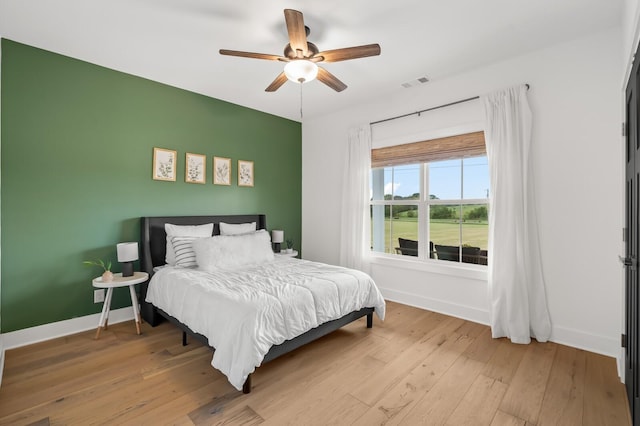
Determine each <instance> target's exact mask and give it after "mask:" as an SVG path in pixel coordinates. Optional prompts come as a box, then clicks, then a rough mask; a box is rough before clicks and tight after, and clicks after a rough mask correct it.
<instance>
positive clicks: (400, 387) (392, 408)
mask: <svg viewBox="0 0 640 426" xmlns="http://www.w3.org/2000/svg"><path fill="white" fill-rule="evenodd" d="M472 342H473V339H472V338H470V337H469V336H468V335H458V334H457V333H456V334H453V335H451V336H450V337H448V338H447V339H446V341H444V342H443V343H442V344H441V345H440V346H439V347H438V348H437V349H436V350H434V351H433V352H431V353H430V354H429V355H427V356H426V358H425V359H424V360H423V361H421V362H420V363H419V364H418V366H417V367H415V368H414V369H413V370H412V371H411V372H410V373H409V374H407V375H406V376H405V377H403V378H402V379H401V380H400V381H399V383H398V384H397V385H396V386H395V387H393V388H392V389H390V390H389V391H388V392H386V393H385V395H384V396H383V397H382V398H381V399H380V400H379V401H378V402H377V403H376V404H375V405H374V406H372V407H371V408H370V409H369V410H367V412H366V413H365V414H364V415H363V416H362V417H361V418H359V419H358V421H357V422H356V424H358V425H363V426H364V425H370V424H386V423H388V422H392V421H395V420H396V419H397V418H403V417H404V416H405V415H406V414H407V413H408V412H409V411H410V410H411V409H412V408H413V406H414V405H415V404H417V403H418V401H419V400H420V399H421V398H422V397H423V396H424V395H425V394H426V393H427V392H429V391H430V390H431V388H433V386H435V384H436V383H437V382H438V380H440V378H441V377H442V376H443V375H444V374H445V373H446V372H447V371H448V370H449V368H450V367H451V366H452V365H453V364H454V363H455V362H456V360H457V359H458V358H459V357H460V355H461V354H462V353H463V352H464V351H465V350H466V349H467V348H468V347H469V346H470V345H471V343H472Z"/></svg>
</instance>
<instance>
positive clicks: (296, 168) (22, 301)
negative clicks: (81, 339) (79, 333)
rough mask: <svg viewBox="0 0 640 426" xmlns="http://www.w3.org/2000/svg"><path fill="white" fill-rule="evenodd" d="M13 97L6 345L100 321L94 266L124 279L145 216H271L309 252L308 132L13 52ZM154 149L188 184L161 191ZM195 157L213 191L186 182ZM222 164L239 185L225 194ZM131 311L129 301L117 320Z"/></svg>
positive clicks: (5, 223)
mask: <svg viewBox="0 0 640 426" xmlns="http://www.w3.org/2000/svg"><path fill="white" fill-rule="evenodd" d="M1 84H2V92H1V93H2V105H1V107H2V110H1V111H2V117H1V119H2V123H1V124H2V133H1V137H2V139H1V149H2V160H1V173H2V180H1V182H2V184H1V185H2V187H1V197H2V200H1V221H2V236H1V244H2V247H1V249H2V268H1V270H2V281H1V285H2V289H1V291H2V300H1V305H0V307H1V311H0V312H1V324H2V329H1V330H0V331H1V332H10V331H14V330H20V329H23V328H27V327H33V326H38V325H42V324H47V323H51V322H55V321H61V320H66V319H70V318H74V317H80V316H85V315H89V314H94V313H98V312H100V309H101V307H102V304H101V303H99V304H94V303H93V290H94V289H93V287H92V286H91V279H92V278H94V277H96V276H98V275H100V274H101V271H100V270H99V269H98V268H95V267H94V268H91V267H87V266H84V265H83V264H82V261H83V260H88V259H97V258H101V259H105V260H106V259H110V260H112V261H113V262H114V267H113V270H114V272H119V271H120V269H119V268H120V266H119V264H118V263H117V260H116V250H115V247H116V244H117V243H118V242H122V241H138V240H139V218H140V217H141V216H165V215H207V214H254V213H264V214H266V215H267V226H268V228H269V229H273V228H278V229H284V230H285V237H287V238H289V237H291V238H293V239H294V241H295V245H296V247H300V241H301V205H302V204H301V191H302V174H301V166H302V147H301V140H302V136H301V126H300V123H298V122H294V121H291V120H287V119H283V118H279V117H276V116H273V115H269V114H266V113H262V112H259V111H255V110H252V109H249V108H245V107H241V106H238V105H234V104H231V103H227V102H223V101H220V100H217V99H213V98H209V97H206V96H202V95H199V94H195V93H192V92H188V91H185V90H181V89H177V88H174V87H170V86H167V85H164V84H160V83H157V82H153V81H149V80H146V79H143V78H139V77H135V76H132V75H129V74H124V73H121V72H117V71H114V70H111V69H107V68H104V67H100V66H97V65H93V64H90V63H87V62H83V61H80V60H76V59H72V58H69V57H66V56H62V55H58V54H55V53H51V52H48V51H44V50H41V49H37V48H33V47H30V46H27V45H24V44H20V43H17V42H14V41H11V40H7V39H3V40H2V80H1ZM154 147H160V148H166V149H172V150H176V151H177V152H178V162H177V179H176V182H164V181H156V180H153V179H152V177H151V176H152V154H153V148H154ZM187 152H190V153H195V154H204V155H206V156H207V170H206V175H207V176H206V178H207V181H206V184H192V183H186V182H185V153H187ZM213 156H219V157H228V158H231V159H232V185H231V186H219V185H213V183H212V172H211V170H212V162H213ZM238 160H249V161H253V162H254V175H255V186H254V187H239V186H238V185H237V165H238ZM137 268H139V265H138V263H137V262H136V269H137ZM130 305H131V302H130V300H129V295H128V291H127V289H117V291H116V292H114V300H113V303H112V308H113V309H116V308H120V307H124V306H130Z"/></svg>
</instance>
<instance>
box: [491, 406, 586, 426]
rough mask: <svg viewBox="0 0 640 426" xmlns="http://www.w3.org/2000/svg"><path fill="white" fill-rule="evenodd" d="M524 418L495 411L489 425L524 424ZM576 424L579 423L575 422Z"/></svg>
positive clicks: (521, 425) (512, 425)
mask: <svg viewBox="0 0 640 426" xmlns="http://www.w3.org/2000/svg"><path fill="white" fill-rule="evenodd" d="M526 424H527V422H526V420H522V419H519V418H517V417H514V416H512V415H511V414H507V413H505V412H504V411H500V410H498V411H496V415H495V417H494V418H493V421H492V422H491V426H526ZM575 424H576V425H578V424H579V423H575Z"/></svg>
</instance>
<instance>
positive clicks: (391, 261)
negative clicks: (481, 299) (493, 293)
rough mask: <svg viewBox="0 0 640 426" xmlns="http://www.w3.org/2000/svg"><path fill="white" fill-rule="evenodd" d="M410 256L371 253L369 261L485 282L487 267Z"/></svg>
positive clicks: (375, 263)
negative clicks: (415, 258)
mask: <svg viewBox="0 0 640 426" xmlns="http://www.w3.org/2000/svg"><path fill="white" fill-rule="evenodd" d="M408 257H410V256H398V255H393V254H383V253H371V254H370V256H369V261H370V263H371V264H372V265H381V266H391V267H394V268H402V269H411V270H414V271H423V272H430V273H433V274H441V275H448V276H454V277H460V278H467V279H474V280H479V281H484V282H487V280H488V268H487V267H486V266H482V265H471V264H464V263H456V264H453V265H450V264H449V263H450V262H444V261H441V260H428V261H425V260H414V259H409V258H408Z"/></svg>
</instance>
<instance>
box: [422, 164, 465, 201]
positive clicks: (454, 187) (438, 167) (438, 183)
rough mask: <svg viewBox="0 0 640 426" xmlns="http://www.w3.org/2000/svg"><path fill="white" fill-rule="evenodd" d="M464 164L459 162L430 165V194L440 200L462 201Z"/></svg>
mask: <svg viewBox="0 0 640 426" xmlns="http://www.w3.org/2000/svg"><path fill="white" fill-rule="evenodd" d="M461 168H462V163H461V161H460V160H459V159H458V160H447V161H437V162H434V163H429V194H430V195H431V196H432V198H433V197H435V198H436V199H438V200H457V199H460V191H461V188H462V186H461V183H462V182H461V176H462V174H461Z"/></svg>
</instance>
